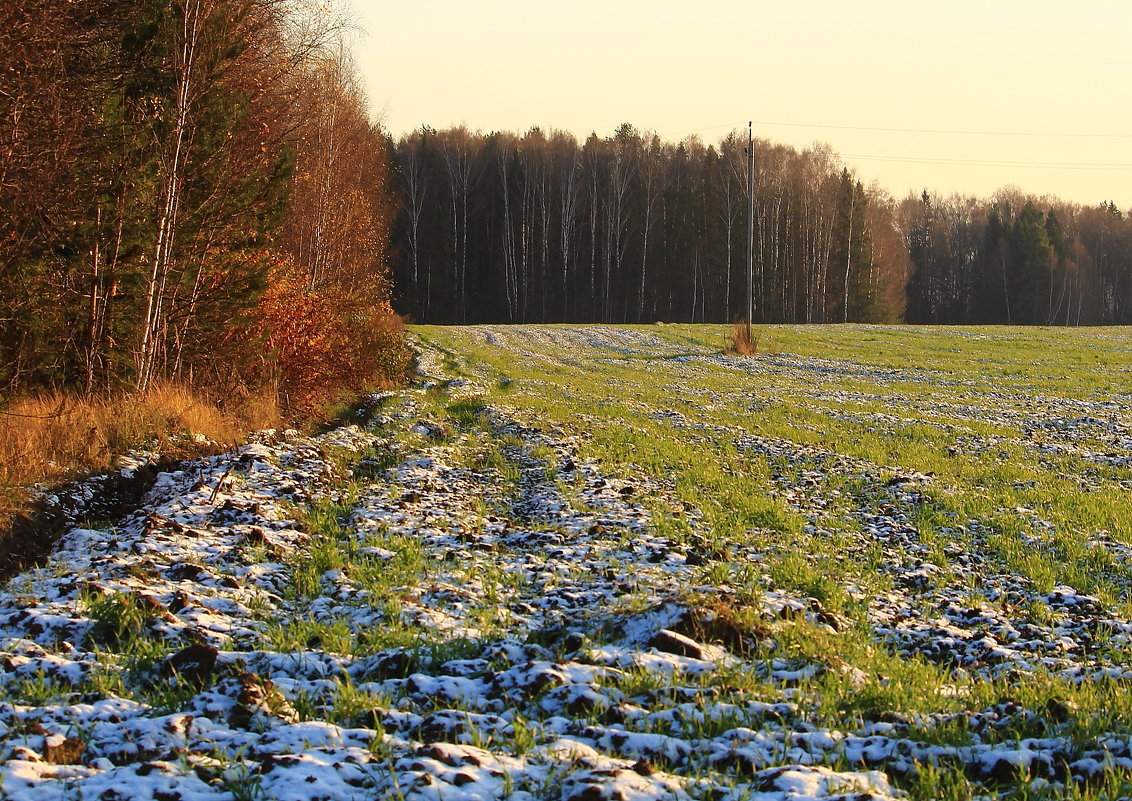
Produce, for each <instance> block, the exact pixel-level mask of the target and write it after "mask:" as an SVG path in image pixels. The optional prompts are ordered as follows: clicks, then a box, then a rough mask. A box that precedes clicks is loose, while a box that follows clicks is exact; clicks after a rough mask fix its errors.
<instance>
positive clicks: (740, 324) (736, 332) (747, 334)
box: [723, 320, 762, 356]
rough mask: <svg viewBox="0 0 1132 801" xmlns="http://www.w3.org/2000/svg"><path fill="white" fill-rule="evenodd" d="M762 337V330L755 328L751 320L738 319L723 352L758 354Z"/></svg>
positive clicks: (744, 354)
mask: <svg viewBox="0 0 1132 801" xmlns="http://www.w3.org/2000/svg"><path fill="white" fill-rule="evenodd" d="M761 339H762V332H761V331H759V330H758V329H757V328H753V327H752V326H751V322H750V320H736V321H735V326H734V328H733V329H732V330H731V338H730V340H729V342H728V344H727V347H725V348H724V350H723V352H724V353H725V354H726V355H728V356H736V355H738V356H757V355H758V352H759V340H761Z"/></svg>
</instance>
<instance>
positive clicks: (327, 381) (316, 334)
mask: <svg viewBox="0 0 1132 801" xmlns="http://www.w3.org/2000/svg"><path fill="white" fill-rule="evenodd" d="M255 320H256V322H255V326H254V327H253V328H254V329H258V333H259V335H260V336H261V337H262V343H263V349H264V350H263V354H264V363H265V364H266V365H267V366H268V367H269V369H270V372H271V376H272V379H273V380H274V382H275V385H276V386H277V387H278V390H279V398H280V401H281V402H282V404H283V406H284V408H285V409H287V410H289V411H291V412H293V413H298V414H300V415H303V416H307V417H317V416H318V415H319V413H320V412H321V411H322V410H324V409H326V408H327V406H328V405H329V404H330V403H332V402H333V401H335V400H337V399H338V397H339V396H341V395H342V394H346V393H356V392H358V391H360V390H362V389H364V388H366V387H372V386H375V385H380V384H389V383H394V382H397V381H399V380H401V379H402V378H403V377H404V376H405V374H406V370H407V369H408V357H407V351H406V350H405V349H404V347H403V344H402V328H401V319H400V318H399V317H398V316H397V315H396V314H394V313H393V310H392V309H391V308H390V307H389V304H388V302H385V301H379V302H376V303H374V302H369V301H367V300H365V299H362V298H358V297H356V296H355V295H354V294H353V293H352V292H351V291H349V289H348V288H346V287H343V286H341V285H329V286H324V287H321V288H317V289H312V288H311V287H310V283H309V280H307V278H306V276H304V275H303V274H302V273H301V272H300V271H299V270H298V269H297V268H296V267H295V265H294V264H293V263H291V262H290V261H288V260H283V259H281V260H279V262H277V264H276V265H275V268H274V269H273V271H272V277H271V282H270V284H269V286H268V288H267V291H266V292H264V294H263V297H262V298H260V302H259V305H258V306H257V307H256V310H255Z"/></svg>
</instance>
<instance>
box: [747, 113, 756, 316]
mask: <svg viewBox="0 0 1132 801" xmlns="http://www.w3.org/2000/svg"><path fill="white" fill-rule="evenodd" d="M753 126H754V123H753V122H748V123H747V322H748V323H753V322H754V321H755V316H754V312H755V134H754V127H753Z"/></svg>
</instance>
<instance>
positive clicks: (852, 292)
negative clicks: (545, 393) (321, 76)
mask: <svg viewBox="0 0 1132 801" xmlns="http://www.w3.org/2000/svg"><path fill="white" fill-rule="evenodd" d="M746 144H747V142H746V137H745V136H742V135H740V133H739V132H732V133H730V134H728V135H727V136H726V137H724V138H723V139H722V140H721V141H720V142H718V143H717V144H709V145H705V144H704V143H703V142H701V141H700V140H699V139H698V138H697V137H689V138H686V139H684V140H683V141H680V142H676V143H672V142H665V141H662V140H661V139H660V138H659V137H658V136H657V135H655V134H650V133H645V132H642V131H639V130H637V129H636V128H634V127H633V126H631V125H628V124H626V125H622V126H620V127H618V129H617V130H616V131H615V132H614V133H613V134H612V135H611V136H608V137H605V138H602V137H598V136H597V135H596V134H591V135H590V136H589V137H588V138H587V139H586V140H585V141H584V142H581V143H579V141H578V140H577V139H576V138H575V137H573V136H572V135H570V134H568V133H563V132H561V131H550V132H544V131H542V130H541V129H539V128H532V129H531V130H530V131H528V132H527V133H525V134H522V135H518V134H512V133H499V132H494V133H490V134H483V133H479V132H471V131H469V130H467V129H466V128H463V127H460V128H451V129H447V130H439V131H438V130H433V129H431V128H427V127H424V128H420V129H418V130H416V131H414V132H413V133H411V134H409V135H406V136H404V137H402V138H401V139H400V140H399V141H398V142H397V143H396V145H395V147H394V151H393V166H394V172H395V174H396V178H397V189H398V194H399V198H400V205H399V213H398V215H397V222H396V226H395V229H394V241H395V243H396V245H397V258H396V261H395V265H394V273H395V276H396V281H395V284H396V289H397V300H396V305H397V307H398V308H399V310H401V311H402V312H404V313H407V314H409V315H410V316H412V317H413V318H414V319H416V320H418V321H422V322H434V323H474V322H554V321H563V322H651V321H656V320H665V321H688V322H727V321H730V320H733V319H735V318H736V317H738V316H743V315H745V314H746V293H747V277H746V248H747V230H746V219H747V198H748V189H747V174H746ZM754 152H755V169H754V183H753V194H754V216H755V220H754V253H755V255H754V317H755V320H756V321H762V322H801V323H830V322H849V321H855V322H896V321H899V320H907V321H908V322H936V323H973V322H986V323H992V322H1003V323H1008V322H1009V323H1026V324H1030V323H1050V324H1053V323H1056V324H1088V323H1117V322H1130V320H1129V317H1128V315H1129V313H1130V312H1132V308H1130V306H1132V300H1130V297H1129V293H1130V292H1132V281H1130V278H1129V275H1130V273H1129V271H1130V269H1132V220H1130V219H1129V218H1128V217H1127V216H1125V215H1123V214H1121V212H1120V211H1119V210H1117V209H1116V208H1115V207H1113V206H1111V204H1106V205H1103V206H1100V207H1097V208H1081V207H1077V206H1073V205H1070V204H1064V203H1060V202H1057V201H1054V200H1049V199H1036V198H1026V197H1023V196H1022V195H1020V194H1019V193H1017V192H1013V191H1004V192H1001V193H999V195H997V196H996V197H995V198H993V199H992V200H991V201H986V202H981V201H977V200H974V199H963V198H949V199H941V198H938V197H932V196H930V195H927V194H925V195H924V196H923V197H922V198H915V197H910V198H908V199H906V200H904V201H898V200H896V199H894V198H893V197H892V196H891V195H889V194H888V193H886V192H885V191H883V190H882V189H880V188H878V187H877V186H875V185H872V186H866V185H865V184H864V183H863V182H862V181H861V180H860V179H859V178H858V177H857V175H856V174H855V173H854V172H853V171H852V170H850V169H849V168H847V167H846V166H845V165H844V164H843V163H842V162H841V161H840V160H839V159H838V158H837V156H836V154H835V153H833V152H832V151H831V150H830V149H829V148H828V147H825V146H821V145H815V146H814V147H813V148H810V149H807V150H802V151H799V150H796V149H794V148H791V147H786V146H783V145H778V144H774V143H772V142H769V141H766V140H756V141H755V147H754Z"/></svg>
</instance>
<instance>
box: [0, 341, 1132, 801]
mask: <svg viewBox="0 0 1132 801" xmlns="http://www.w3.org/2000/svg"><path fill="white" fill-rule="evenodd" d="M726 333H727V332H726V331H725V329H724V328H722V327H718V326H714V327H713V326H661V325H656V326H641V327H632V328H615V327H569V326H530V327H526V326H524V327H502V326H500V327H469V328H431V327H420V328H416V329H413V336H414V339H415V344H416V347H417V348H418V349H419V351H420V358H419V365H420V366H419V371H420V376H419V383H418V385H416V386H414V387H412V388H410V389H408V390H405V391H402V392H393V393H387V394H383V395H379V396H375V397H374V398H372V399H371V402H370V403H369V404H368V407H367V408H365V409H363V410H361V411H360V412H359V415H358V417H357V422H356V424H354V425H347V426H342V427H339V428H336V429H334V430H332V431H330V432H328V433H326V434H323V435H320V436H314V437H302V436H299V435H298V434H297V433H296V432H278V433H274V432H264V433H262V434H260V435H257V436H255V437H254V438H252V439H251V440H250V441H249V442H248V443H247V444H245V445H243V446H241V447H239V448H238V449H234V450H232V451H230V452H228V453H226V454H223V455H221V456H216V457H212V458H208V459H203V460H200V461H197V462H191V463H186V464H184V465H181V467H180V469H178V470H176V471H173V472H166V473H161V474H159V475H158V478H157V480H156V483H155V484H154V486H153V488H152V490H151V491H150V492H149V494H148V496H147V497H146V499H145V501H144V502H143V505H142V506H141V507H140V508H138V509H137V510H136V511H135V512H134V513H132V514H131V515H129V516H127V517H125V518H124V519H112V520H105V519H99V514H98V511H97V508H96V507H92V506H89V505H84V504H85V503H86V502H85V501H84V498H86V497H88V496H89V495H91V493H92V489H91V486H90V485H89V483H88V484H87V485H79V486H77V487H72V488H69V489H67V491H66V492H63V493H59V494H58V497H56V498H55V499H54V500H55V502H56V503H57V504H58V505H59V506H60V508H65V509H67V510H69V513H70V514H71V516H72V518H73V520H74V524H73V527H72V528H71V529H70V530H69V532H68V533H66V534H65V535H64V536H63V537H62V539H61V540H60V541H59V542H58V544H57V547H56V549H55V550H54V552H53V554H52V555H51V556H50V558H49V559H48V560H47V561H45V562H44V563H43V564H42V565H41V566H39V567H36V568H34V569H28V570H27V571H26V572H24V573H23V574H21V575H18V576H15V577H14V578H12V579H11V580H10V581H9V582H8V583H7V585H6V587H5V588H4V590H3V592H2V593H0V674H2V678H0V755H2V757H3V766H2V768H0V779H2V782H3V784H2V791H0V797H2V798H7V799H13V801H14V800H15V799H21V800H22V799H106V800H108V801H109V800H111V799H121V800H124V799H154V800H155V801H178V800H183V801H195V800H196V799H202V800H203V799H218V800H219V799H231V801H243V800H245V799H302V800H303V801H307V800H308V799H355V798H356V799H364V798H392V799H401V798H403V799H435V800H436V801H458V800H460V799H469V800H470V799H489V798H514V799H536V798H544V799H562V801H599V799H623V800H624V801H630V800H633V801H636V800H637V799H640V800H641V801H644V800H645V799H715V800H718V801H725V800H726V801H732V800H734V801H738V800H739V799H751V800H752V801H801V800H802V799H866V798H871V799H881V800H883V799H895V798H913V799H915V798H921V799H969V798H1019V799H1021V798H1059V799H1060V798H1086V799H1093V798H1117V797H1121V796H1127V795H1129V794H1132V693H1130V692H1129V688H1130V684H1132V598H1130V597H1129V588H1130V586H1132V502H1130V497H1132V332H1130V331H1129V330H1128V329H1089V330H1080V329H1078V330H1073V329H1068V330H1065V329H1062V330H1050V329H1026V330H1023V329H994V328H986V329H935V328H930V329H929V328H915V329H914V328H874V327H862V326H845V327H837V328H824V327H813V328H805V327H775V328H770V329H767V330H766V331H764V332H763V339H762V342H761V350H762V352H761V353H760V355H758V356H754V357H742V356H724V355H722V350H723V344H724V340H725V337H726ZM146 458H147V455H146V454H144V453H142V454H135V455H134V456H132V457H131V459H128V460H125V461H124V462H123V464H122V470H123V471H126V472H129V471H130V470H132V469H136V467H137V465H139V464H140V463H142V462H144V461H145V459H146Z"/></svg>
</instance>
